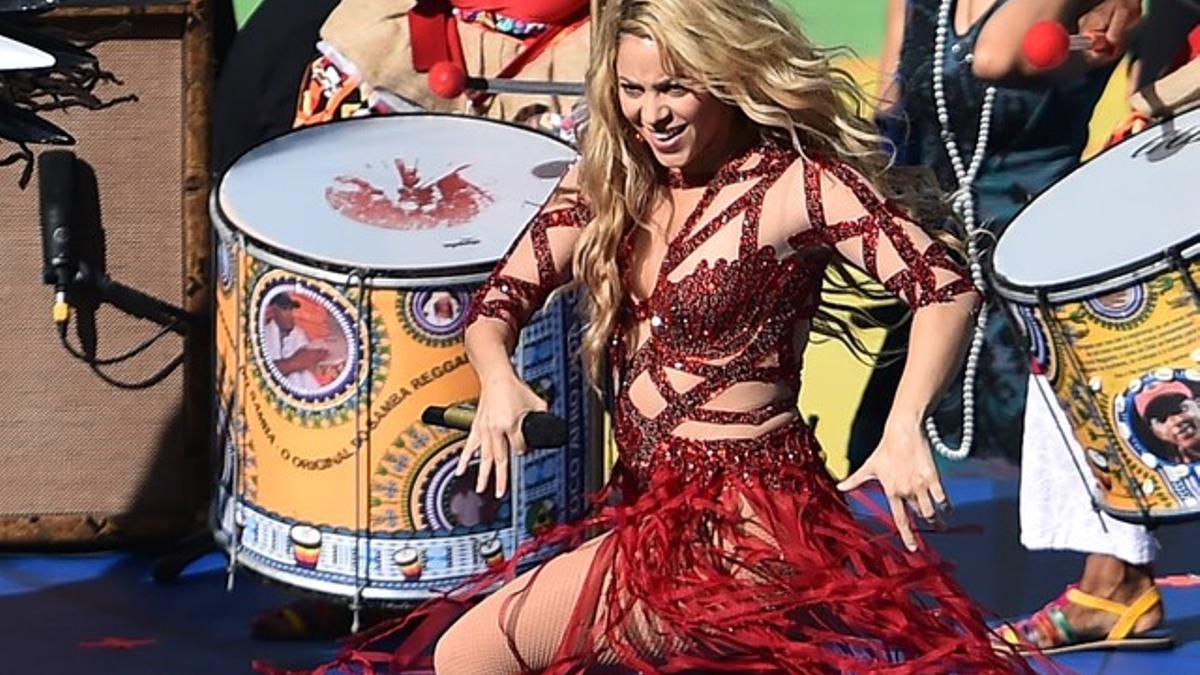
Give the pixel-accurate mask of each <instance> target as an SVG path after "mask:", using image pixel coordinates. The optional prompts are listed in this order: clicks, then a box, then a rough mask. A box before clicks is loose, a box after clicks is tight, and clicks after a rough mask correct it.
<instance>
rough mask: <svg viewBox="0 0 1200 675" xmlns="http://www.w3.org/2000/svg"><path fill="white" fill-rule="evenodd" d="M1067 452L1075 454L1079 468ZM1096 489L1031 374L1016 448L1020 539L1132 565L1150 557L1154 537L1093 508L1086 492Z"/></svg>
mask: <svg viewBox="0 0 1200 675" xmlns="http://www.w3.org/2000/svg"><path fill="white" fill-rule="evenodd" d="M1047 402H1049V403H1050V404H1049V405H1047ZM1059 425H1061V427H1060V426H1059ZM1060 428H1061V429H1062V431H1060ZM1064 432H1065V433H1064ZM1064 435H1065V436H1066V438H1067V440H1068V444H1067V446H1064V443H1063V437H1064ZM1068 446H1069V447H1068ZM1069 453H1074V455H1075V462H1078V468H1076V464H1075V462H1072V461H1071V455H1070V454H1069ZM1080 470H1082V472H1083V478H1081V477H1080ZM1085 480H1086V483H1085ZM1096 489H1097V487H1096V482H1095V479H1094V478H1093V477H1092V474H1091V470H1090V469H1089V468H1088V466H1087V462H1086V460H1085V459H1084V456H1083V449H1082V448H1081V447H1080V446H1079V443H1078V441H1076V440H1075V436H1074V434H1073V433H1072V431H1071V425H1070V422H1068V421H1067V418H1066V415H1065V414H1064V413H1063V411H1062V410H1061V409H1060V408H1059V406H1058V404H1057V402H1056V401H1055V400H1054V392H1053V390H1052V389H1051V388H1050V384H1049V382H1047V381H1046V379H1045V378H1044V377H1042V376H1039V375H1031V376H1030V377H1029V393H1028V395H1027V398H1026V402H1025V433H1024V437H1023V445H1022V449H1021V497H1020V507H1021V544H1022V545H1023V546H1025V548H1027V549H1030V550H1034V551H1038V550H1048V549H1049V550H1067V551H1079V552H1081V553H1105V554H1108V555H1111V556H1114V557H1117V558H1120V559H1121V560H1124V561H1125V562H1128V563H1131V564H1135V565H1141V564H1145V563H1148V562H1150V561H1152V560H1153V559H1154V554H1155V553H1156V552H1157V550H1158V542H1157V541H1156V540H1155V539H1154V537H1153V536H1152V535H1151V534H1150V533H1149V532H1148V531H1147V530H1146V528H1144V527H1142V526H1140V525H1132V524H1129V523H1125V522H1122V521H1119V520H1116V519H1114V518H1111V517H1109V516H1108V515H1104V514H1101V513H1100V512H1099V511H1098V510H1097V509H1095V508H1093V506H1092V494H1091V493H1092V492H1094V491H1095V490H1096Z"/></svg>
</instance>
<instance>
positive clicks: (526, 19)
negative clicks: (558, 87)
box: [296, 0, 589, 133]
mask: <svg viewBox="0 0 1200 675" xmlns="http://www.w3.org/2000/svg"><path fill="white" fill-rule="evenodd" d="M588 9H589V7H588V0H341V2H340V3H339V4H338V6H337V7H336V8H335V9H334V11H333V13H332V14H330V16H329V18H328V20H327V21H326V22H325V24H324V25H323V26H322V27H321V42H320V43H318V45H317V46H318V49H319V50H320V51H321V53H322V57H321V58H319V59H317V60H316V61H315V62H314V63H313V65H312V67H311V69H310V77H309V79H308V81H307V83H306V85H305V87H304V88H303V89H302V90H301V99H300V102H299V106H298V110H297V113H296V126H304V125H309V124H317V123H320V122H326V121H330V120H333V119H340V118H344V117H353V116H358V115H364V114H371V113H386V112H402V111H405V110H413V109H418V108H419V109H424V110H430V111H437V112H463V111H466V112H470V113H472V114H479V115H483V116H486V117H492V118H496V119H504V120H509V121H516V122H524V123H528V124H530V125H531V126H537V127H540V128H543V130H545V131H549V132H551V133H558V132H559V131H560V126H561V123H562V119H563V117H565V116H567V115H569V114H570V112H571V107H572V105H573V104H574V103H575V99H574V98H572V97H563V96H527V95H515V94H501V95H496V96H476V97H471V96H460V97H458V98H457V99H452V100H446V99H443V98H440V97H438V96H437V95H435V94H434V93H433V92H431V91H430V89H429V85H428V77H427V72H428V71H429V69H430V68H431V67H433V66H434V65H436V64H437V63H439V62H444V61H450V62H454V63H457V64H458V65H460V66H462V67H463V68H464V70H465V71H466V72H467V74H469V75H472V76H477V77H505V78H512V79H531V80H545V81H560V82H582V81H583V77H584V74H585V73H586V72H587V62H588V41H589V28H588Z"/></svg>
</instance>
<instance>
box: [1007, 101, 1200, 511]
mask: <svg viewBox="0 0 1200 675" xmlns="http://www.w3.org/2000/svg"><path fill="white" fill-rule="evenodd" d="M1198 177H1200V111H1196V112H1193V113H1190V114H1187V115H1183V116H1180V117H1177V118H1175V119H1173V120H1168V121H1166V122H1165V123H1163V124H1161V125H1159V126H1157V127H1154V128H1151V129H1148V130H1146V131H1144V132H1142V133H1141V134H1139V135H1137V136H1134V137H1133V138H1131V139H1129V140H1127V141H1125V142H1124V143H1121V144H1119V145H1116V146H1114V147H1112V148H1110V149H1108V150H1107V151H1105V152H1104V153H1102V154H1101V155H1099V156H1097V157H1096V158H1094V159H1092V160H1091V161H1089V162H1088V163H1086V164H1084V165H1083V166H1081V167H1080V168H1078V169H1077V170H1076V171H1074V172H1073V173H1072V174H1070V175H1069V176H1067V177H1066V178H1065V179H1063V180H1062V181H1060V182H1059V183H1057V184H1055V185H1053V186H1052V187H1050V188H1049V189H1048V190H1047V191H1046V192H1044V193H1043V194H1042V195H1040V196H1039V197H1038V198H1037V199H1035V200H1034V201H1033V202H1032V203H1030V204H1029V205H1028V206H1026V208H1025V209H1024V210H1023V211H1022V212H1021V213H1020V214H1018V216H1017V217H1016V218H1015V219H1014V220H1013V222H1012V223H1011V224H1010V225H1009V227H1008V228H1007V229H1006V230H1005V231H1004V232H1003V234H1002V235H1001V236H1000V239H999V241H998V242H997V244H996V249H995V255H994V257H993V260H992V266H993V270H994V277H995V287H996V292H997V294H998V295H999V296H1000V297H1001V298H1002V299H1003V300H1004V301H1005V302H1006V304H1007V305H1008V307H1009V309H1010V310H1011V312H1012V314H1013V315H1014V317H1015V318H1016V319H1017V323H1018V325H1019V326H1020V328H1021V330H1022V331H1023V332H1024V334H1025V336H1026V337H1027V338H1028V340H1029V345H1030V349H1031V354H1032V360H1033V368H1034V371H1035V373H1040V374H1042V375H1044V376H1045V377H1046V378H1047V380H1048V381H1049V383H1050V385H1051V388H1052V389H1053V392H1054V396H1055V398H1057V401H1058V403H1059V405H1060V406H1061V408H1062V410H1063V411H1064V412H1065V413H1066V415H1067V418H1068V419H1069V420H1070V423H1071V426H1072V429H1071V430H1064V431H1065V433H1072V432H1073V433H1074V436H1075V438H1076V439H1077V440H1078V441H1079V444H1080V445H1081V446H1082V448H1083V450H1084V454H1085V456H1086V457H1087V463H1088V465H1089V467H1090V469H1091V473H1092V474H1093V475H1094V476H1095V478H1096V481H1097V484H1098V486H1099V493H1098V494H1097V495H1095V496H1096V498H1097V502H1098V503H1099V505H1100V506H1101V507H1102V508H1103V509H1104V510H1105V511H1107V512H1108V513H1110V514H1111V515H1113V516H1115V517H1117V518H1120V519H1123V520H1128V521H1131V522H1140V523H1157V522H1169V521H1172V520H1181V519H1186V518H1189V517H1195V516H1197V515H1198V514H1200V471H1198V470H1200V294H1197V288H1196V280H1197V279H1198V278H1200V208H1198V207H1197V205H1196V203H1195V198H1196V194H1197V188H1200V180H1198Z"/></svg>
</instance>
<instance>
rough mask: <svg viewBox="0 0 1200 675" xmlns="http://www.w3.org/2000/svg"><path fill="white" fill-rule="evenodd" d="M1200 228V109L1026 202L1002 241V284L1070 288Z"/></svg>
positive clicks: (996, 260) (998, 267)
mask: <svg viewBox="0 0 1200 675" xmlns="http://www.w3.org/2000/svg"><path fill="white" fill-rule="evenodd" d="M1197 233H1200V110H1196V111H1193V112H1190V113H1187V114H1185V115H1181V116H1179V117H1176V118H1175V119H1173V120H1168V121H1167V122H1164V123H1162V124H1160V125H1158V126H1156V127H1153V128H1150V129H1147V130H1146V131H1143V132H1142V133H1140V134H1138V135H1136V136H1134V137H1132V138H1130V139H1128V140H1126V141H1125V142H1123V143H1121V144H1119V145H1117V146H1115V147H1112V148H1109V149H1108V150H1106V151H1105V152H1103V153H1101V154H1100V155H1098V156H1097V157H1095V158H1094V159H1092V160H1091V161H1089V162H1087V163H1086V164H1084V165H1083V166H1081V167H1079V168H1078V169H1076V170H1075V171H1073V172H1072V173H1071V174H1069V175H1068V176H1066V177H1065V178H1063V179H1062V180H1060V181H1059V182H1058V183H1055V184H1054V185H1052V186H1050V187H1049V188H1048V189H1047V190H1046V191H1045V192H1043V193H1042V194H1041V195H1039V196H1038V197H1037V198H1036V199H1034V200H1033V202H1031V203H1030V204H1029V205H1028V206H1026V207H1025V209H1024V210H1022V211H1021V212H1020V213H1019V214H1017V217H1016V218H1015V219H1014V220H1013V222H1012V223H1011V224H1010V225H1009V226H1008V228H1007V229H1006V230H1005V231H1004V233H1003V234H1002V235H1001V236H1000V239H999V241H998V242H997V243H996V249H995V253H994V256H993V260H992V265H993V268H994V269H995V271H996V275H997V276H998V277H999V279H998V281H999V282H1000V285H1001V286H1003V285H1005V284H1012V285H1016V286H1019V287H1024V288H1046V287H1055V286H1058V287H1062V286H1069V285H1072V284H1074V283H1077V282H1081V281H1095V280H1096V278H1097V277H1098V276H1103V275H1104V274H1106V273H1110V272H1113V271H1115V270H1119V269H1122V268H1128V267H1129V266H1131V265H1134V264H1136V263H1138V262H1139V261H1144V260H1147V259H1149V258H1152V257H1154V256H1156V255H1159V254H1161V253H1162V252H1163V251H1164V250H1165V249H1167V248H1169V247H1171V246H1175V245H1178V244H1181V243H1183V242H1185V241H1186V240H1188V239H1189V238H1192V237H1195V236H1196V235H1197Z"/></svg>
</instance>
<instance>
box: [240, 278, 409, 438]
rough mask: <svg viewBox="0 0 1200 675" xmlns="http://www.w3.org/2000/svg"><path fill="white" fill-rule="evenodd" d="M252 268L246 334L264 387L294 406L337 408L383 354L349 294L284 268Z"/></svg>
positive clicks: (335, 411) (330, 411)
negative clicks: (367, 356) (366, 350)
mask: <svg viewBox="0 0 1200 675" xmlns="http://www.w3.org/2000/svg"><path fill="white" fill-rule="evenodd" d="M252 276H254V277H257V278H256V279H255V280H254V281H252V282H251V284H252V288H251V291H250V293H249V296H250V312H251V316H250V321H249V327H250V330H249V333H250V335H249V339H250V343H251V350H252V352H253V355H254V358H253V365H254V366H255V370H256V371H257V373H256V374H257V375H258V378H259V379H260V381H261V382H263V384H265V385H266V386H265V387H264V390H265V392H264V393H266V394H267V395H268V398H272V399H274V402H275V403H276V404H277V406H278V407H281V408H287V409H290V410H292V411H294V412H297V413H301V414H306V413H307V414H316V415H321V414H325V415H331V416H334V417H336V416H338V415H340V414H341V413H344V412H345V410H343V409H344V408H346V409H348V406H351V405H352V404H353V401H352V399H353V397H354V394H355V392H356V390H357V388H358V386H357V385H358V384H359V383H361V382H363V381H365V379H366V377H367V374H368V370H370V371H371V372H372V374H374V375H379V368H380V367H381V366H382V365H383V364H382V363H374V362H375V361H379V360H380V359H381V358H383V359H384V360H386V355H387V351H386V349H380V347H381V345H380V344H379V342H378V341H376V340H373V339H371V340H369V339H368V336H367V335H365V334H364V333H365V330H364V328H363V327H362V326H361V324H360V322H359V321H358V310H357V309H356V308H355V306H354V303H353V300H351V299H350V298H347V297H346V295H344V294H343V293H341V292H339V291H338V290H337V289H335V288H333V287H332V286H329V285H328V284H324V283H321V282H319V281H316V280H313V279H311V278H307V277H301V276H298V275H296V274H293V273H290V272H287V271H284V270H268V271H265V272H262V273H261V274H258V275H252ZM373 323H374V322H373ZM372 332H375V331H374V330H372ZM372 337H374V336H372ZM365 344H370V345H372V349H371V352H372V354H371V356H372V361H373V364H372V368H370V369H368V368H364V367H363V345H365Z"/></svg>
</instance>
